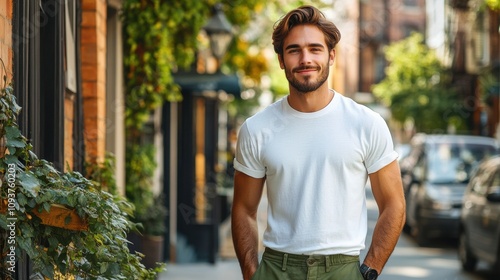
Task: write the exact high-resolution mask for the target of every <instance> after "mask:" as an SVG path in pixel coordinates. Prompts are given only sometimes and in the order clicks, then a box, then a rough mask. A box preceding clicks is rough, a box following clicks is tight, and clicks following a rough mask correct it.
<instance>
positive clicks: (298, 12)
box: [273, 5, 340, 55]
mask: <svg viewBox="0 0 500 280" xmlns="http://www.w3.org/2000/svg"><path fill="white" fill-rule="evenodd" d="M305 24H311V25H314V26H317V27H318V28H319V29H320V30H321V31H322V32H323V34H324V35H325V41H326V45H327V47H328V50H329V51H330V50H332V49H333V48H335V46H336V45H337V43H338V42H339V41H340V31H339V30H338V28H337V26H335V24H334V23H333V22H331V21H329V20H327V19H326V18H325V15H324V14H323V13H322V12H321V11H320V10H318V9H317V8H316V7H313V6H309V5H305V6H301V7H299V8H297V9H295V10H292V11H290V12H288V14H286V15H285V16H283V17H282V18H281V19H279V20H278V21H277V22H276V23H275V24H274V31H273V46H274V51H275V52H276V53H277V54H279V55H282V54H283V42H284V41H285V38H286V36H288V34H289V33H290V30H292V28H294V27H295V26H298V25H305Z"/></svg>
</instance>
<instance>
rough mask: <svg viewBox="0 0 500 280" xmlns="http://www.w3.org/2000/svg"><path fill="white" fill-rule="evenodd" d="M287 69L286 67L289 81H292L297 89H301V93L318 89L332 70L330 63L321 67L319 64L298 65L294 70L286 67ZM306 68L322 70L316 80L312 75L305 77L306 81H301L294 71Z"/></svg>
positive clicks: (292, 84) (291, 83)
mask: <svg viewBox="0 0 500 280" xmlns="http://www.w3.org/2000/svg"><path fill="white" fill-rule="evenodd" d="M285 69H286V70H285V75H286V79H287V80H288V82H289V83H290V85H291V86H292V87H294V88H295V89H297V91H299V92H301V93H308V92H311V91H315V90H317V89H318V88H319V87H320V86H321V85H323V83H324V82H325V81H326V80H327V79H328V75H329V71H330V69H329V68H328V65H326V66H325V67H323V68H321V67H319V66H302V67H297V68H295V69H292V70H288V69H287V68H286V67H285ZM305 69H315V70H317V71H320V72H319V76H318V78H317V79H316V80H315V81H313V80H312V78H311V77H310V76H309V77H304V80H305V81H304V82H301V81H299V80H298V79H297V78H295V76H294V75H293V74H294V72H296V71H300V70H305ZM321 69H323V70H321Z"/></svg>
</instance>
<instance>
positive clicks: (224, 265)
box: [159, 188, 493, 280]
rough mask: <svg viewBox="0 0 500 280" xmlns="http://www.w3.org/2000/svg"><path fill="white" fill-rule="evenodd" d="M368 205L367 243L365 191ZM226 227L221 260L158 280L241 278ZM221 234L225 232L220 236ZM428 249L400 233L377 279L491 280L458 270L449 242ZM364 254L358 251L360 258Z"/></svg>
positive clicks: (371, 210) (170, 269)
mask: <svg viewBox="0 0 500 280" xmlns="http://www.w3.org/2000/svg"><path fill="white" fill-rule="evenodd" d="M367 198H368V200H367V204H368V220H369V224H368V238H367V240H366V243H367V244H369V243H370V242H371V239H370V238H369V237H370V236H371V232H372V231H373V227H374V225H375V221H376V219H377V215H378V212H377V208H376V204H375V201H374V199H373V197H372V195H371V191H370V189H369V188H367ZM266 205H267V200H266V199H265V198H264V199H263V201H262V204H261V207H260V209H259V230H260V231H261V235H260V237H262V231H263V229H264V226H265V209H266ZM228 229H229V224H225V225H223V227H222V228H221V234H222V235H223V237H225V238H224V241H222V243H223V245H222V249H221V256H222V258H221V259H220V260H219V261H218V262H217V264H216V265H210V264H167V271H166V272H164V273H163V274H162V275H161V277H160V278H159V279H160V280H191V279H207V280H212V279H213V280H218V279H224V280H226V279H235V280H239V279H242V278H241V273H240V268H239V265H238V262H237V260H236V259H235V257H234V251H232V250H233V248H232V243H231V240H230V234H229V232H228ZM224 232H225V233H224ZM434 243H435V244H431V246H430V247H426V248H423V247H419V246H418V245H417V244H416V243H415V241H414V240H413V238H411V237H409V236H408V235H406V234H403V235H402V236H401V238H400V239H399V242H398V245H397V247H396V249H395V250H394V253H393V255H392V257H391V259H390V260H389V262H388V263H387V265H386V267H385V269H384V271H383V273H382V275H381V277H380V278H379V279H381V280H416V279H425V280H493V277H492V276H491V275H490V273H489V271H488V269H489V267H488V266H487V265H486V264H483V263H481V264H480V265H479V267H478V271H477V272H475V273H473V274H469V273H464V272H462V271H461V269H460V263H459V261H458V259H457V254H456V249H455V243H454V241H453V240H436V241H435V242H434ZM365 253H366V251H364V252H362V256H361V258H363V257H364V254H365Z"/></svg>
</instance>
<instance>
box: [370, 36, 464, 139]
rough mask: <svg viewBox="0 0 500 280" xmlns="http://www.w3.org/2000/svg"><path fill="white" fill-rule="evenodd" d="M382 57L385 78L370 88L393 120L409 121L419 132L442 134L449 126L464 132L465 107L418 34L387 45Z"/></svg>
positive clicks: (445, 72)
mask: <svg viewBox="0 0 500 280" xmlns="http://www.w3.org/2000/svg"><path fill="white" fill-rule="evenodd" d="M385 54H386V59H387V60H388V62H389V66H388V67H387V68H386V77H385V78H384V80H382V81H381V82H380V83H378V84H376V85H374V86H373V94H374V95H375V96H376V97H377V98H379V99H380V100H381V101H382V102H383V103H385V105H387V106H388V107H390V109H391V113H392V117H393V118H394V119H395V120H396V121H399V122H401V123H405V122H406V121H409V120H411V121H412V122H413V123H414V125H415V128H416V129H417V131H421V132H430V131H433V130H443V131H445V130H446V129H447V128H448V126H449V125H454V126H455V127H456V128H458V129H464V127H465V124H464V123H463V116H464V115H465V114H467V113H469V112H467V111H466V110H467V106H466V104H463V103H462V102H461V101H460V100H459V98H458V96H457V94H456V93H455V91H454V90H453V89H451V88H450V83H449V82H450V79H449V76H448V75H447V69H446V68H444V67H443V66H442V65H441V62H440V61H439V60H438V58H437V57H436V55H435V54H434V52H433V51H432V50H430V49H429V48H428V47H427V46H426V45H425V44H424V43H423V36H422V35H421V34H419V33H414V34H413V35H411V36H410V37H408V38H406V39H404V40H401V41H399V42H396V43H393V44H391V45H389V46H388V47H387V48H386V50H385Z"/></svg>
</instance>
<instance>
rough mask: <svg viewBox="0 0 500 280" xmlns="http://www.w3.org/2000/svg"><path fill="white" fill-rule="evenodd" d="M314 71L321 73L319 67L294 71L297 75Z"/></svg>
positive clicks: (301, 68)
mask: <svg viewBox="0 0 500 280" xmlns="http://www.w3.org/2000/svg"><path fill="white" fill-rule="evenodd" d="M313 71H319V67H300V68H296V69H295V70H294V72H295V73H307V72H313Z"/></svg>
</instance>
